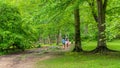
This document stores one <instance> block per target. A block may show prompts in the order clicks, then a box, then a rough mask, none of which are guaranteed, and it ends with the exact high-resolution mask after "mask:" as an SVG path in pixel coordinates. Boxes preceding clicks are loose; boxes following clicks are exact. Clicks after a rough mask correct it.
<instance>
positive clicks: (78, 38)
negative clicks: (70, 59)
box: [73, 4, 83, 52]
mask: <svg viewBox="0 0 120 68" xmlns="http://www.w3.org/2000/svg"><path fill="white" fill-rule="evenodd" d="M74 19H75V48H74V49H73V51H76V52H80V51H83V50H82V47H81V33H80V15H79V4H77V6H76V7H75V9H74Z"/></svg>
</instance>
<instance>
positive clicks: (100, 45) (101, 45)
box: [94, 0, 109, 52]
mask: <svg viewBox="0 0 120 68" xmlns="http://www.w3.org/2000/svg"><path fill="white" fill-rule="evenodd" d="M105 2H106V3H105ZM102 3H103V2H102V0H97V6H98V42H97V48H96V49H95V50H94V51H95V52H105V51H108V50H109V49H108V48H107V46H106V35H105V29H106V24H105V11H106V5H107V0H105V1H104V4H102Z"/></svg>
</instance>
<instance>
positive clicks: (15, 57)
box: [0, 47, 68, 68]
mask: <svg viewBox="0 0 120 68" xmlns="http://www.w3.org/2000/svg"><path fill="white" fill-rule="evenodd" d="M54 48H55V47H49V48H48V47H45V48H37V49H32V50H27V51H25V52H23V53H19V54H12V55H4V56H0V68H35V67H34V66H35V64H36V62H37V61H42V60H46V59H49V58H51V57H53V53H50V51H49V50H50V49H54ZM67 50H68V49H66V50H62V49H61V48H59V47H58V51H59V52H60V51H67Z"/></svg>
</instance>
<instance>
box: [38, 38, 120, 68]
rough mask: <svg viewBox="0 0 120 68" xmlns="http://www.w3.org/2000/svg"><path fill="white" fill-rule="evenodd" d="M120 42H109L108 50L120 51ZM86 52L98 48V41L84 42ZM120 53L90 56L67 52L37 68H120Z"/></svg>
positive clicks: (44, 61)
mask: <svg viewBox="0 0 120 68" xmlns="http://www.w3.org/2000/svg"><path fill="white" fill-rule="evenodd" d="M119 42H120V41H119V40H116V41H113V42H108V43H107V45H108V48H110V49H113V50H119V51H120V44H119ZM82 45H83V46H82V47H83V49H84V50H87V51H89V50H92V49H94V48H95V47H96V41H93V42H91V41H89V42H83V43H82ZM119 62H120V52H115V53H113V52H111V53H106V54H99V53H97V54H90V53H75V52H67V53H65V54H63V55H60V56H55V57H54V58H51V59H48V60H43V61H39V62H38V63H37V65H36V68H120V63H119Z"/></svg>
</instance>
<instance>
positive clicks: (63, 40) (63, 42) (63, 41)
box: [62, 38, 66, 49]
mask: <svg viewBox="0 0 120 68" xmlns="http://www.w3.org/2000/svg"><path fill="white" fill-rule="evenodd" d="M65 42H66V40H65V38H63V39H62V44H63V48H64V49H65Z"/></svg>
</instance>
